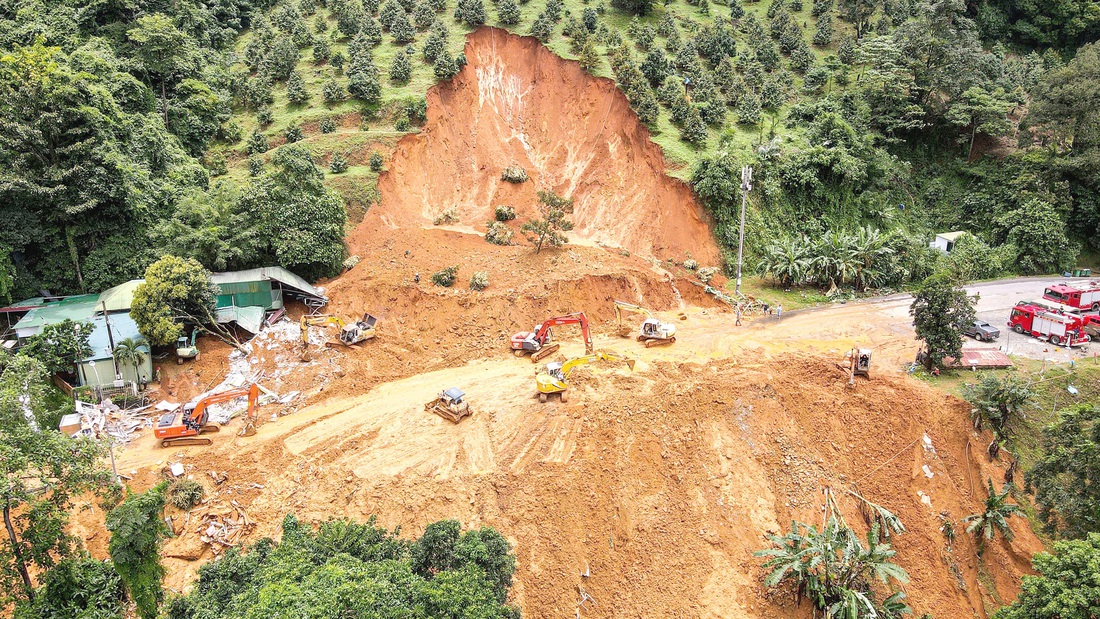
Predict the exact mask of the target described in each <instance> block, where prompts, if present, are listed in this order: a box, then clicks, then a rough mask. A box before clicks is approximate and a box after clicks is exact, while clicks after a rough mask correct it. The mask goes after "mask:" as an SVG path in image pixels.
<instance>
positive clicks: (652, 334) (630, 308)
mask: <svg viewBox="0 0 1100 619" xmlns="http://www.w3.org/2000/svg"><path fill="white" fill-rule="evenodd" d="M623 312H629V313H632V314H644V315H645V316H646V318H645V320H643V321H642V326H641V327H640V328H639V329H638V332H637V340H638V341H639V342H644V343H645V347H646V348H649V347H651V346H663V345H665V344H671V343H673V342H675V341H676V325H674V324H672V323H670V322H661V321H660V320H657V318H655V317H654V316H653V312H651V311H649V310H647V309H646V308H644V307H639V306H637V305H632V304H630V303H625V302H623V301H615V319H616V320H618V321H619V335H620V336H621V337H630V334H631V333H633V332H634V329H633V328H632V327H630V326H628V325H624V324H623Z"/></svg>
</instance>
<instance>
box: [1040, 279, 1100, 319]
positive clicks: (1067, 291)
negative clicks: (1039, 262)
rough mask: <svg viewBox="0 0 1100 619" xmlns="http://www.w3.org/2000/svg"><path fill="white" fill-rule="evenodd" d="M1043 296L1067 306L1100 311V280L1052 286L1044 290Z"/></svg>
mask: <svg viewBox="0 0 1100 619" xmlns="http://www.w3.org/2000/svg"><path fill="white" fill-rule="evenodd" d="M1043 298H1044V299H1046V300H1048V301H1054V302H1055V303H1058V304H1060V305H1064V306H1066V307H1067V308H1072V309H1076V310H1088V309H1090V310H1092V311H1094V312H1100V281H1095V282H1071V283H1068V284H1058V285H1057V286H1050V287H1049V288H1047V289H1046V290H1044V291H1043Z"/></svg>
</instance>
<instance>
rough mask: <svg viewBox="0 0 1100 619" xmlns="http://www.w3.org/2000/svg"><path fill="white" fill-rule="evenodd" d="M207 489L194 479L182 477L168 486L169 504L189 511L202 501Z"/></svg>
mask: <svg viewBox="0 0 1100 619" xmlns="http://www.w3.org/2000/svg"><path fill="white" fill-rule="evenodd" d="M204 496H206V489H205V488H203V487H202V484H200V483H199V482H197V481H195V480H193V479H180V480H178V481H176V482H174V483H173V484H172V485H171V486H168V504H169V505H172V506H173V507H175V508H176V509H181V510H183V511H187V510H189V509H191V508H192V507H194V506H196V505H198V504H199V503H201V502H202V499H203V497H204Z"/></svg>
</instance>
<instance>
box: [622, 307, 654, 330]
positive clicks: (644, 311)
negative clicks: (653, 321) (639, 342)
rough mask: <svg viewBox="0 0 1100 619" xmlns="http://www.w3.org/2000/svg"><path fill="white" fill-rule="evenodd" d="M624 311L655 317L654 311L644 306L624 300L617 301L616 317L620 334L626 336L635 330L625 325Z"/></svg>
mask: <svg viewBox="0 0 1100 619" xmlns="http://www.w3.org/2000/svg"><path fill="white" fill-rule="evenodd" d="M623 312H630V313H632V314H645V316H646V318H653V312H651V311H649V310H647V309H646V308H644V307H639V306H637V305H634V304H631V303H626V302H624V301H615V319H616V320H617V321H618V323H619V335H622V336H623V337H626V336H628V335H630V334H631V333H633V332H634V329H633V328H631V327H626V326H623Z"/></svg>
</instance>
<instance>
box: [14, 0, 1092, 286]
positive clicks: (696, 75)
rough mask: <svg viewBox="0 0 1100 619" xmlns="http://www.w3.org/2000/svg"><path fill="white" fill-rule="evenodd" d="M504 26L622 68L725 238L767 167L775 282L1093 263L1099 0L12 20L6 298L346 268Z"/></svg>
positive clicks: (185, 8) (605, 71)
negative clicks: (744, 173) (174, 260)
mask: <svg viewBox="0 0 1100 619" xmlns="http://www.w3.org/2000/svg"><path fill="white" fill-rule="evenodd" d="M485 23H487V24H490V25H500V26H502V27H506V28H509V29H512V30H513V31H516V32H519V33H522V34H533V35H534V36H536V37H538V38H539V39H540V40H543V41H544V42H546V43H547V44H548V45H549V46H550V47H551V49H553V50H555V51H556V52H558V53H560V54H562V55H564V56H567V57H574V58H579V59H580V61H581V63H582V66H584V67H586V68H587V69H588V70H590V71H592V72H593V73H595V74H597V75H608V76H613V77H614V78H615V79H616V81H617V82H618V83H619V85H620V87H621V88H622V90H623V91H624V92H625V93H626V95H627V96H628V98H629V99H630V100H631V102H632V104H633V105H634V107H635V108H636V110H637V111H638V114H639V117H640V118H641V119H642V120H643V121H644V122H646V123H647V124H648V125H649V126H650V128H651V131H652V133H653V135H654V139H655V140H656V141H657V142H658V143H659V144H661V145H662V147H664V149H665V151H666V155H667V156H668V158H669V162H670V172H671V173H673V174H674V175H677V176H681V177H683V178H685V179H690V181H691V182H692V184H693V186H694V188H695V189H696V191H697V193H698V194H699V195H700V196H701V198H702V199H703V200H704V201H705V202H706V203H707V205H708V206H709V207H710V209H711V210H712V212H713V214H714V215H715V219H716V222H717V229H716V233H717V235H718V238H719V241H720V242H721V243H723V244H724V245H726V246H732V245H733V241H734V240H735V238H734V237H735V235H734V234H732V232H731V231H732V229H733V228H732V225H733V223H734V213H735V212H736V205H738V204H739V202H740V200H739V194H738V191H739V188H738V182H737V180H738V179H739V168H740V166H741V165H744V164H750V163H751V164H753V165H754V166H755V168H756V179H757V182H756V187H755V189H754V191H753V194H752V196H751V200H750V201H751V204H752V206H753V208H752V215H751V218H750V219H751V222H750V235H749V246H750V250H751V252H752V255H753V256H755V257H756V258H761V259H762V261H761V262H762V264H761V267H762V270H763V272H764V273H765V274H769V275H771V276H773V278H774V279H776V280H784V279H788V278H787V275H790V274H791V271H792V269H793V271H794V273H795V275H797V277H796V279H797V280H798V281H808V282H817V283H822V284H823V285H824V284H827V283H828V282H829V281H833V282H835V283H838V284H841V285H851V286H853V287H855V288H866V287H882V286H890V285H904V284H905V283H906V282H908V281H911V280H916V279H919V278H921V277H923V276H924V275H927V274H928V273H929V272H930V271H931V270H932V269H933V268H934V266H933V265H932V264H931V261H932V260H933V258H932V257H930V256H929V255H928V252H927V251H925V247H926V243H927V240H928V239H929V238H930V234H931V233H933V232H936V231H946V230H956V229H958V230H967V231H970V232H971V233H973V236H972V238H971V240H970V241H969V242H968V243H967V244H965V247H964V248H963V249H964V250H965V251H964V252H963V254H962V255H964V256H965V259H961V260H959V261H958V262H960V263H962V264H964V265H975V264H977V265H980V268H976V269H970V270H969V271H968V272H966V273H964V275H965V276H969V277H985V276H991V275H995V274H997V273H1001V272H1025V273H1032V272H1051V271H1057V270H1060V269H1064V268H1067V267H1069V266H1071V265H1073V264H1074V262H1075V260H1076V259H1077V256H1078V253H1079V252H1080V251H1082V250H1083V251H1084V252H1086V255H1085V260H1084V261H1085V262H1089V261H1090V260H1092V256H1094V255H1095V253H1094V252H1096V251H1098V250H1100V197H1098V195H1100V193H1098V189H1100V137H1098V135H1100V86H1097V84H1100V49H1098V48H1097V46H1096V44H1095V43H1094V42H1093V41H1095V40H1096V39H1097V37H1098V35H1100V8H1098V6H1097V4H1096V3H1095V2H1090V1H1088V0H1059V1H1058V2H1054V3H1038V2H1031V1H1026V0H971V1H969V2H964V1H963V0H813V1H812V2H811V1H807V2H803V1H802V0H774V1H771V2H768V1H761V2H743V1H742V0H731V1H730V2H729V3H728V5H719V4H714V3H712V2H710V0H692V2H690V3H686V2H684V1H683V0H676V1H673V2H668V3H665V4H663V5H661V4H654V3H650V2H648V1H646V0H640V1H639V0H614V1H613V2H612V3H611V6H608V5H606V4H604V3H603V2H594V1H588V0H586V1H584V2H582V1H581V0H570V1H568V2H563V1H562V0H547V1H546V2H545V3H540V2H539V1H538V0H532V1H531V2H529V3H523V4H517V3H516V2H515V0H500V1H499V2H498V3H497V4H496V5H495V6H494V5H493V4H486V3H484V2H483V1H482V0H461V2H459V3H458V5H454V4H452V3H449V2H447V1H446V0H386V1H385V2H380V0H364V1H362V2H360V1H359V0H329V1H328V2H324V1H323V0H296V1H295V0H283V1H281V2H275V1H271V0H255V1H252V2H250V1H248V0H219V1H217V2H197V1H189V0H183V1H177V2H171V3H169V2H160V1H153V2H144V1H137V2H118V3H116V2H85V1H80V0H66V1H61V2H36V1H31V0H12V1H10V2H4V3H3V7H2V9H0V45H2V46H3V48H4V50H5V51H4V53H3V58H2V59H0V65H2V66H0V94H2V96H0V106H2V107H3V109H2V110H0V112H2V113H0V161H2V163H3V166H2V172H0V175H2V180H0V191H2V192H3V199H2V200H0V220H2V221H3V223H4V225H3V226H2V227H0V297H3V298H4V299H16V298H23V297H26V296H31V295H35V294H38V293H39V292H41V291H44V290H49V291H50V292H52V293H55V294H57V293H74V292H80V291H89V292H92V291H98V290H102V289H104V288H106V287H108V286H111V285H114V284H117V283H119V282H121V281H125V280H127V279H131V278H136V277H140V276H141V275H142V273H143V272H144V269H145V267H146V266H147V265H148V264H150V263H151V262H152V261H154V260H156V259H157V258H158V257H160V256H162V255H165V254H169V253H170V254H175V255H183V256H190V257H194V258H196V259H198V260H199V261H200V262H201V263H202V264H203V265H204V266H206V267H207V268H210V269H214V270H224V269H232V268H242V267H248V266H256V265H260V264H271V263H277V264H280V265H282V266H286V267H289V268H291V269H294V270H296V271H298V272H299V273H301V274H302V275H304V276H306V277H309V278H318V277H322V276H329V275H333V274H334V273H335V272H337V271H338V270H339V268H340V265H341V264H342V262H343V260H344V257H345V250H344V247H343V244H342V237H343V233H344V230H345V228H346V226H347V225H348V213H349V212H350V213H351V214H352V223H354V221H355V220H356V218H357V217H361V215H362V212H363V211H364V210H365V209H366V208H369V205H370V203H371V202H372V201H374V200H375V199H377V194H376V191H375V190H374V188H373V187H374V179H375V178H376V176H377V173H378V172H379V171H380V170H381V169H382V167H383V156H384V155H385V154H387V153H388V150H389V149H390V148H392V144H393V142H394V141H395V138H396V137H398V136H400V135H401V134H403V133H404V132H408V131H415V130H416V125H417V124H418V123H419V122H420V121H421V120H422V119H423V117H424V98H423V94H424V92H425V91H426V89H427V88H428V87H429V86H430V85H431V84H433V83H435V82H436V81H438V80H445V79H449V78H450V77H451V76H453V75H454V74H455V73H456V72H457V71H458V70H459V69H460V68H461V66H462V65H463V63H464V58H463V57H462V55H461V45H462V40H461V39H462V34H463V33H465V32H468V31H470V30H471V29H472V28H474V27H477V26H479V25H481V24H485ZM303 137H309V138H310V139H309V140H308V142H309V143H308V144H303V145H298V144H295V143H296V142H300V141H302V139H303ZM315 138H316V139H315ZM367 151H369V154H370V158H369V163H368V162H367V158H366V156H365V154H366V153H367ZM776 230H785V231H787V232H786V234H785V236H784V235H780V234H778V233H776V232H774V231H776ZM844 256H847V257H844ZM883 256H888V258H887V259H876V257H878V258H882V257H883ZM871 262H875V264H876V266H875V267H874V268H861V267H860V265H861V264H863V265H868V264H871ZM810 264H814V265H819V266H818V267H815V268H813V269H810V268H809V267H808V266H806V265H810ZM822 265H824V266H822ZM784 274H786V275H784Z"/></svg>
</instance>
